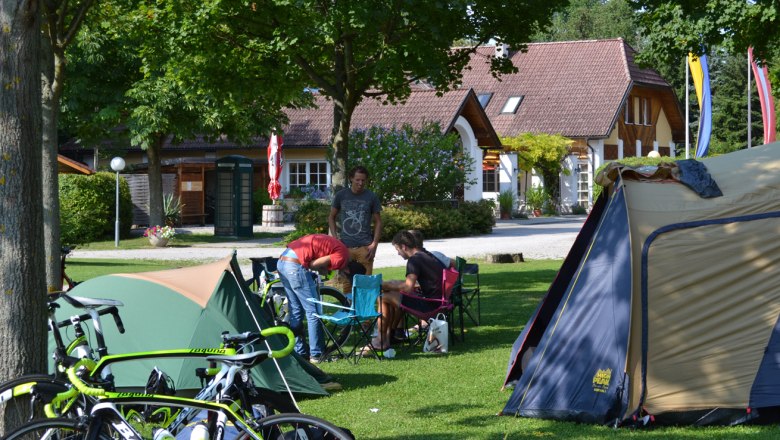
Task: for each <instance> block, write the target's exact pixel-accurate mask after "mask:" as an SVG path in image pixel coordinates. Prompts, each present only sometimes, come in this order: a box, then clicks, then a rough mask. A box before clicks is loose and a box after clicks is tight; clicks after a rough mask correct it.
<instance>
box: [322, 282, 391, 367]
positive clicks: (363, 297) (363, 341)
mask: <svg viewBox="0 0 780 440" xmlns="http://www.w3.org/2000/svg"><path fill="white" fill-rule="evenodd" d="M381 289H382V274H377V275H355V276H354V279H353V281H352V304H351V306H349V307H345V306H341V305H337V304H333V303H326V302H322V301H317V300H314V299H311V298H310V299H309V301H312V302H315V303H317V304H318V305H319V306H321V307H324V308H329V307H332V308H335V309H338V310H336V311H335V312H334V313H332V314H326V313H324V311H323V313H316V314H315V316H316V317H318V318H319V319H320V323H321V324H322V328H323V329H324V330H325V336H326V337H327V338H328V339H330V340H331V342H333V345H334V346H335V347H336V350H338V352H339V354H340V355H341V356H342V357H344V358H351V357H354V359H355V363H356V364H357V363H358V361H359V360H360V358H361V357H363V353H357V349H358V347H361V346H367V347H369V349H370V350H371V352H373V353H374V355H376V357H377V359H378V360H381V354H382V353H381V351H379V350H377V349H376V348H375V347H374V346H373V345H372V344H371V339H372V336H371V335H372V333H373V330H374V327H376V324H377V319H378V318H379V317H380V316H381V315H382V314H381V313H380V312H379V311H378V310H377V303H378V301H377V300H378V298H379V295H380V292H381ZM326 323H329V324H330V325H331V327H332V328H331V329H328V326H327V325H325V324H326ZM364 323H365V324H366V325H364ZM344 327H351V330H352V334H353V335H354V338H353V339H354V344H355V345H354V346H353V347H352V349H351V350H350V351H349V353H345V352H344V347H343V346H342V345H341V344H339V343H338V339H337V338H336V336H337V335H339V334H340V330H339V329H342V328H344Z"/></svg>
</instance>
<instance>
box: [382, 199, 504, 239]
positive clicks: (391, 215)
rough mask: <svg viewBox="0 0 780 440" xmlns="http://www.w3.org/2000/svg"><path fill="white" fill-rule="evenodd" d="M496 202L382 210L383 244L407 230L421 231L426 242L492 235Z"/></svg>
mask: <svg viewBox="0 0 780 440" xmlns="http://www.w3.org/2000/svg"><path fill="white" fill-rule="evenodd" d="M494 208H495V205H494V203H493V201H492V200H491V201H480V202H461V203H459V205H458V209H452V207H450V206H444V205H441V206H436V205H428V206H408V205H407V206H401V207H387V208H384V209H383V210H382V241H390V240H391V239H392V238H393V236H394V235H395V234H396V233H398V232H400V231H403V230H408V229H417V230H419V231H422V233H423V235H424V236H425V237H426V238H441V237H460V236H467V235H478V234H488V233H490V232H491V231H492V229H493V225H494V224H495V219H494V217H493V209H494Z"/></svg>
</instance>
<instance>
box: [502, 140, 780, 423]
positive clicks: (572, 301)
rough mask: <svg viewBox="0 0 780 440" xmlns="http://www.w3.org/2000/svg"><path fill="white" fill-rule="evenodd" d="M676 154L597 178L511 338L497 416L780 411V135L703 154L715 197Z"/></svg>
mask: <svg viewBox="0 0 780 440" xmlns="http://www.w3.org/2000/svg"><path fill="white" fill-rule="evenodd" d="M680 162H686V163H679V165H680V167H679V168H678V167H673V168H670V169H665V168H660V169H659V170H656V172H652V170H650V171H648V170H638V171H639V172H636V171H635V170H628V169H621V168H619V167H613V168H609V169H608V171H609V172H608V173H603V174H602V176H601V177H602V178H605V177H609V178H610V179H607V181H609V180H612V183H611V185H609V186H608V188H607V189H606V190H605V193H604V194H603V197H602V198H600V199H599V201H598V202H597V203H596V204H595V205H594V208H593V210H592V212H591V214H590V215H589V217H588V219H587V221H586V222H585V224H584V225H583V228H582V231H581V232H580V234H579V236H578V237H577V239H576V241H575V244H574V246H573V247H572V249H571V251H570V253H569V255H568V256H567V258H566V259H565V261H564V263H563V265H562V267H561V270H560V272H559V274H558V276H557V277H556V279H555V280H554V281H553V283H552V285H551V286H550V289H549V291H548V292H547V294H546V295H545V297H544V298H543V300H542V301H541V303H540V304H539V306H538V307H537V310H536V311H535V312H534V314H533V316H532V317H531V319H530V320H529V321H528V323H527V325H526V326H525V327H524V328H523V330H522V333H521V334H520V336H519V337H518V339H517V341H516V342H515V344H514V347H513V349H512V353H511V356H510V361H509V365H508V370H507V376H506V380H505V384H514V386H515V388H514V390H513V393H512V396H511V397H510V399H509V401H508V403H507V405H506V407H505V408H504V410H503V414H514V415H519V416H526V417H540V418H550V419H559V420H573V421H582V422H591V423H610V424H612V423H616V424H626V423H634V422H641V423H646V422H648V421H655V422H657V423H682V424H714V423H718V424H721V423H740V422H746V421H750V420H757V419H758V418H759V417H761V416H767V415H773V414H774V413H775V411H776V409H777V407H778V406H780V324H779V318H780V143H776V144H771V145H765V146H762V147H757V148H753V149H750V150H743V151H738V152H734V153H730V154H727V155H723V156H719V157H714V158H709V159H706V160H703V161H701V164H702V165H704V167H706V171H708V172H709V177H711V178H712V180H713V181H714V182H715V184H716V185H717V187H719V189H720V191H721V192H722V195H721V196H719V197H702V196H701V195H700V194H699V193H697V192H696V191H694V190H692V189H691V187H689V185H684V184H682V183H681V181H686V180H688V179H687V178H689V177H691V175H692V174H695V173H691V172H690V171H689V170H690V168H688V169H686V168H682V165H686V166H687V165H691V162H690V161H680ZM681 169H682V174H680V173H679V171H680V170H681ZM700 177H704V178H707V177H708V176H706V174H705V175H702V176H700ZM602 181H603V180H602Z"/></svg>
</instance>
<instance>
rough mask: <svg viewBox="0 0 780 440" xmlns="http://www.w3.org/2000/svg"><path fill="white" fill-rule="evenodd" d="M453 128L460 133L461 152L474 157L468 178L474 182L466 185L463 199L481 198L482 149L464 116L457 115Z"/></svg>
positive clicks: (475, 199)
mask: <svg viewBox="0 0 780 440" xmlns="http://www.w3.org/2000/svg"><path fill="white" fill-rule="evenodd" d="M455 130H457V132H458V135H460V141H461V143H462V144H463V152H464V153H467V154H468V155H469V156H471V158H472V159H474V167H473V168H472V169H471V170H469V172H468V174H467V177H468V180H472V181H474V184H473V185H471V186H468V187H466V188H465V189H464V191H463V199H464V200H467V201H472V202H474V201H477V200H481V199H482V149H480V148H479V145H477V137H476V136H474V130H472V128H471V125H470V124H469V123H468V121H467V120H466V118H464V117H463V116H458V120H457V121H455Z"/></svg>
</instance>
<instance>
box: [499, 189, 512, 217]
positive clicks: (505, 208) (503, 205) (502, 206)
mask: <svg viewBox="0 0 780 440" xmlns="http://www.w3.org/2000/svg"><path fill="white" fill-rule="evenodd" d="M498 207H499V210H500V211H501V214H511V213H512V209H513V208H514V207H515V193H514V191H512V190H511V189H507V190H504V191H501V192H500V193H498Z"/></svg>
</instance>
